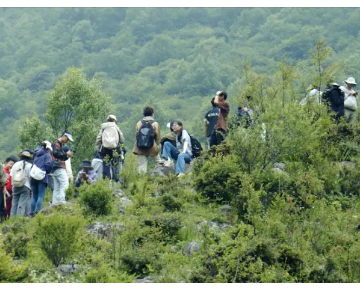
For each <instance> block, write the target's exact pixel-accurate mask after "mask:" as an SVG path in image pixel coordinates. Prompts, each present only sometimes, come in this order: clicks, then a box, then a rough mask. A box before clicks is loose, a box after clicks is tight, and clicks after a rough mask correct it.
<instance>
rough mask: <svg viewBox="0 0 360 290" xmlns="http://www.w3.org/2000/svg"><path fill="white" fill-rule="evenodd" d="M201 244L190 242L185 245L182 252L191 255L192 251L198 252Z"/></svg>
mask: <svg viewBox="0 0 360 290" xmlns="http://www.w3.org/2000/svg"><path fill="white" fill-rule="evenodd" d="M200 246H201V244H200V243H198V242H190V243H188V244H187V245H186V246H185V249H184V254H185V255H188V256H189V255H191V254H192V253H195V252H198V251H199V250H200Z"/></svg>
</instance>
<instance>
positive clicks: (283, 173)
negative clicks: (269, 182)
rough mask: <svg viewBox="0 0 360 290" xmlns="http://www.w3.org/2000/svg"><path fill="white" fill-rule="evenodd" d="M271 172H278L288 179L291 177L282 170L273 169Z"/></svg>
mask: <svg viewBox="0 0 360 290" xmlns="http://www.w3.org/2000/svg"><path fill="white" fill-rule="evenodd" d="M271 170H272V171H274V172H276V173H277V174H280V175H284V176H286V177H288V176H289V174H288V173H287V172H285V171H283V170H281V169H280V168H271Z"/></svg>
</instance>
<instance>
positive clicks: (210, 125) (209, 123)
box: [204, 98, 220, 149]
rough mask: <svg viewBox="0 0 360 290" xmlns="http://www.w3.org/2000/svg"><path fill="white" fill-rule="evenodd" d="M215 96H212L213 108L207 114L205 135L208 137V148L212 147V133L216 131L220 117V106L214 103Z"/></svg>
mask: <svg viewBox="0 0 360 290" xmlns="http://www.w3.org/2000/svg"><path fill="white" fill-rule="evenodd" d="M214 100H215V98H212V100H211V105H212V106H213V108H212V109H211V110H209V111H208V112H207V113H206V114H205V119H204V122H205V136H206V138H207V145H208V149H210V138H211V133H212V132H213V131H214V127H215V125H216V123H217V121H218V119H219V115H220V108H219V107H218V106H217V105H215V103H214Z"/></svg>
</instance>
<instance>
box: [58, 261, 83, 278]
mask: <svg viewBox="0 0 360 290" xmlns="http://www.w3.org/2000/svg"><path fill="white" fill-rule="evenodd" d="M55 271H56V272H58V273H60V274H61V276H63V277H65V276H67V275H71V274H74V273H76V272H78V268H77V266H76V265H75V264H63V265H60V266H59V267H57V268H56V269H55Z"/></svg>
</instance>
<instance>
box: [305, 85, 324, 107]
mask: <svg viewBox="0 0 360 290" xmlns="http://www.w3.org/2000/svg"><path fill="white" fill-rule="evenodd" d="M307 90H308V91H309V93H308V94H307V95H306V97H305V98H303V99H302V100H301V102H300V105H301V106H305V105H306V104H307V103H308V102H314V103H315V104H321V96H322V94H323V92H322V91H320V90H319V87H318V86H316V85H310V86H309V87H308V88H307Z"/></svg>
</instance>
